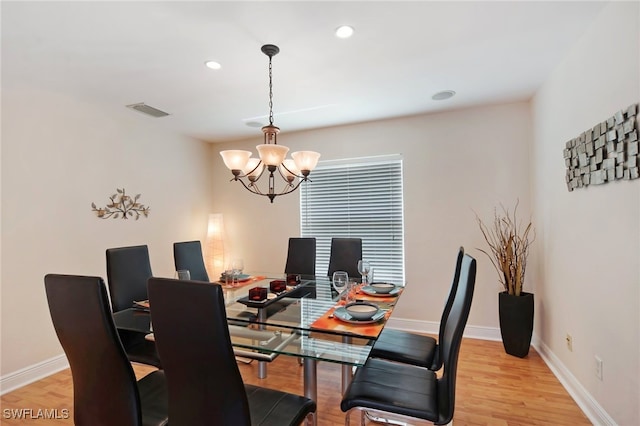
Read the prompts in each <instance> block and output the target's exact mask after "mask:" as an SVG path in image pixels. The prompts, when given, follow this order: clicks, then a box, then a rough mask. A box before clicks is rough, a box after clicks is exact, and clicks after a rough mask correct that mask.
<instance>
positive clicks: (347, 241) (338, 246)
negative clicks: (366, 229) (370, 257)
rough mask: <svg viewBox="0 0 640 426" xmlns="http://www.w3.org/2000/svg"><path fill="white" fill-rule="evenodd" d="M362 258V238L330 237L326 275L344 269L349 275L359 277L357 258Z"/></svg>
mask: <svg viewBox="0 0 640 426" xmlns="http://www.w3.org/2000/svg"><path fill="white" fill-rule="evenodd" d="M361 259H362V238H332V239H331V252H330V253H329V269H328V271H327V275H328V276H332V275H333V273H334V272H335V271H346V272H347V273H348V274H349V277H353V278H360V273H359V272H358V260H361Z"/></svg>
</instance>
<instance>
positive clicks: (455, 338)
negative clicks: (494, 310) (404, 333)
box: [437, 254, 476, 424]
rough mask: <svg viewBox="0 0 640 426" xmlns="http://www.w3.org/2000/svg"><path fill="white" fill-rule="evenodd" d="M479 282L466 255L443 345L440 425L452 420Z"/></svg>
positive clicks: (442, 341)
mask: <svg viewBox="0 0 640 426" xmlns="http://www.w3.org/2000/svg"><path fill="white" fill-rule="evenodd" d="M475 282H476V260H475V259H474V258H473V257H471V256H469V255H468V254H465V255H464V257H463V259H462V265H461V268H460V276H459V279H458V286H457V290H456V292H455V296H454V299H453V303H452V305H451V310H450V311H449V317H448V318H447V322H446V325H445V327H444V333H443V336H442V340H441V341H440V342H438V344H439V345H441V346H442V356H443V360H444V370H443V373H442V376H441V377H440V378H439V379H438V387H437V392H438V412H439V417H440V418H439V421H438V422H437V423H438V424H446V423H449V422H450V421H451V419H453V411H454V406H455V395H456V372H457V369H458V355H459V354H460V345H461V343H462V334H463V333H464V328H465V326H466V324H467V319H468V318H469V311H470V310H471V301H472V300H473V290H474V287H475Z"/></svg>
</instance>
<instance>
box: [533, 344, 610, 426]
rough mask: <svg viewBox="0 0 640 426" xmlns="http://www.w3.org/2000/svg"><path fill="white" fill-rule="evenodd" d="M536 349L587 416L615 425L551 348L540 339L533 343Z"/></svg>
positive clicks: (591, 419) (598, 423) (590, 418)
mask: <svg viewBox="0 0 640 426" xmlns="http://www.w3.org/2000/svg"><path fill="white" fill-rule="evenodd" d="M533 347H534V348H536V351H538V353H539V354H540V356H541V357H542V359H543V360H544V362H545V363H546V364H547V366H548V367H549V369H550V370H551V372H552V373H553V374H554V375H555V376H556V378H557V379H558V381H559V382H560V384H562V386H563V387H564V388H565V389H566V390H567V392H568V393H569V395H571V397H572V398H573V399H574V401H575V402H576V404H578V407H580V409H581V410H582V412H583V413H584V415H585V416H587V418H588V419H589V420H590V421H591V423H593V424H594V425H603V426H604V425H607V426H609V425H611V426H615V425H616V422H615V420H613V419H612V418H611V416H609V414H608V413H607V412H606V411H605V410H604V408H602V406H601V405H600V404H598V401H596V400H595V399H594V398H593V397H592V396H591V394H590V393H589V392H587V390H586V389H585V388H584V386H582V384H581V383H580V382H579V381H578V379H576V377H575V376H574V375H573V374H572V373H571V371H569V369H568V368H567V367H566V366H565V365H564V364H563V363H562V361H560V358H558V357H557V356H556V355H555V354H554V353H553V352H551V349H549V347H548V346H547V345H545V344H544V343H543V342H541V341H540V340H539V339H536V341H535V342H534V344H533Z"/></svg>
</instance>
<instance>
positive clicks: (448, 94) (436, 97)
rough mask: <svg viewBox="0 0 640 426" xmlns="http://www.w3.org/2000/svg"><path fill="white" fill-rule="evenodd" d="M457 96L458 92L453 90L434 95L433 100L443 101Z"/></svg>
mask: <svg viewBox="0 0 640 426" xmlns="http://www.w3.org/2000/svg"><path fill="white" fill-rule="evenodd" d="M455 94H456V92H454V91H453V90H443V91H442V92H438V93H436V94H435V95H433V96H432V97H431V99H433V100H434V101H443V100H445V99H449V98H452V97H453V95H455Z"/></svg>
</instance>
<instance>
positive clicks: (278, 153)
mask: <svg viewBox="0 0 640 426" xmlns="http://www.w3.org/2000/svg"><path fill="white" fill-rule="evenodd" d="M256 149H257V150H258V154H260V159H261V160H262V162H263V163H264V164H265V165H266V166H279V165H280V164H282V162H283V161H284V157H286V156H287V152H289V148H287V147H286V146H282V145H271V144H262V145H258V146H256Z"/></svg>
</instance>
